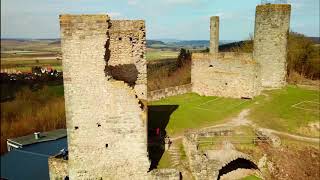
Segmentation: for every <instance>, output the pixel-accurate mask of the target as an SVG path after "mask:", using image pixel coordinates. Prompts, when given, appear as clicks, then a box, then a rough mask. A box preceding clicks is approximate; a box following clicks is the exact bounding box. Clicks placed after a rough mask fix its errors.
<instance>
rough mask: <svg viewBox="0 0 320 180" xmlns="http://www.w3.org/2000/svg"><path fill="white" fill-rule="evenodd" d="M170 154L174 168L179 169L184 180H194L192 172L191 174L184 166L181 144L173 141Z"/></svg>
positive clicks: (169, 150)
mask: <svg viewBox="0 0 320 180" xmlns="http://www.w3.org/2000/svg"><path fill="white" fill-rule="evenodd" d="M168 153H169V155H170V159H171V166H172V168H175V169H178V170H179V171H180V172H181V174H182V177H183V179H184V180H193V178H192V174H191V172H189V171H188V170H187V169H186V167H185V165H183V162H182V159H181V154H180V147H179V144H177V143H175V141H173V143H172V144H171V146H170V148H169V149H168Z"/></svg>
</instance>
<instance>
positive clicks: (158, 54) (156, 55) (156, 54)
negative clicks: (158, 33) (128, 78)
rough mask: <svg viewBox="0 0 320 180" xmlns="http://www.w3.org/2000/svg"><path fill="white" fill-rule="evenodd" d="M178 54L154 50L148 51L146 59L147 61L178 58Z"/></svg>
mask: <svg viewBox="0 0 320 180" xmlns="http://www.w3.org/2000/svg"><path fill="white" fill-rule="evenodd" d="M178 53H179V52H176V51H159V50H152V51H147V53H146V58H147V60H159V59H168V58H177V57H178Z"/></svg>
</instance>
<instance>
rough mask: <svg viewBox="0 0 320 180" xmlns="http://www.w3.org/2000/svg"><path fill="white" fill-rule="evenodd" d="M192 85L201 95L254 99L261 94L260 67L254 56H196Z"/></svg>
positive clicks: (225, 54) (209, 54) (193, 63)
mask: <svg viewBox="0 0 320 180" xmlns="http://www.w3.org/2000/svg"><path fill="white" fill-rule="evenodd" d="M191 83H192V91H193V92H196V93H198V94H200V95H205V96H222V97H233V98H252V97H254V96H256V95H259V94H260V91H261V88H260V87H261V86H260V76H259V64H257V63H256V62H255V61H253V60H252V55H251V54H244V53H219V54H216V55H212V54H211V53H206V54H204V53H194V54H193V55H192V68H191Z"/></svg>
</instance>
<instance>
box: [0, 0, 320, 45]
mask: <svg viewBox="0 0 320 180" xmlns="http://www.w3.org/2000/svg"><path fill="white" fill-rule="evenodd" d="M288 1H289V2H290V3H291V4H292V14H291V29H292V30H293V31H296V32H300V33H304V34H306V35H308V36H320V35H319V0H288ZM260 2H261V0H1V37H2V38H59V21H58V16H59V14H65V13H72V14H96V13H108V14H109V15H110V16H111V18H112V19H144V20H146V25H147V38H148V39H160V38H174V39H182V40H191V39H202V40H205V39H209V17H210V16H212V15H219V16H220V39H221V40H242V39H247V38H248V37H249V34H250V33H251V34H253V31H254V15H255V7H256V5H257V4H259V3H260Z"/></svg>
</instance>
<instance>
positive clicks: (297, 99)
mask: <svg viewBox="0 0 320 180" xmlns="http://www.w3.org/2000/svg"><path fill="white" fill-rule="evenodd" d="M264 93H265V94H266V95H267V96H263V95H261V96H259V97H257V98H256V101H258V102H259V104H255V105H254V106H252V109H251V113H250V119H251V120H253V121H254V122H255V123H257V124H258V125H259V126H262V127H267V128H271V129H275V130H279V131H286V132H290V133H296V134H302V135H307V136H314V135H318V136H319V131H318V132H316V133H315V134H312V133H311V134H310V133H308V132H300V128H302V127H306V126H308V123H316V122H319V117H320V114H319V113H320V109H319V103H320V99H319V91H315V90H307V89H302V88H299V87H295V86H287V87H285V88H283V89H281V90H270V91H265V92H264ZM298 103H299V104H298Z"/></svg>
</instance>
